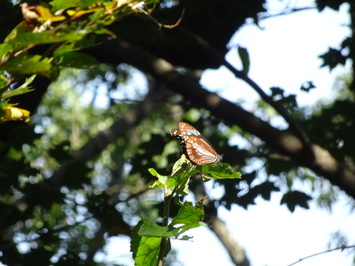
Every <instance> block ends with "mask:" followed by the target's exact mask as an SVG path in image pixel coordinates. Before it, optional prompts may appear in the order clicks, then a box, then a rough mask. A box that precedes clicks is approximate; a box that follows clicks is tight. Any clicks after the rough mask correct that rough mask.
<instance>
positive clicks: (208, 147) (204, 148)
mask: <svg viewBox="0 0 355 266" xmlns="http://www.w3.org/2000/svg"><path fill="white" fill-rule="evenodd" d="M170 135H171V136H173V137H175V138H176V139H177V140H178V141H179V143H180V145H181V147H182V150H183V152H184V154H185V155H186V157H187V158H188V159H189V160H190V161H191V163H192V164H197V165H204V164H211V163H215V162H219V161H221V160H222V157H223V155H220V154H218V153H217V152H216V151H215V150H214V148H213V147H212V144H211V143H209V141H208V140H207V139H206V138H205V137H204V136H203V135H202V134H201V133H200V132H198V130H197V129H196V128H194V127H193V126H191V125H189V124H188V123H184V122H180V123H179V129H172V130H170Z"/></svg>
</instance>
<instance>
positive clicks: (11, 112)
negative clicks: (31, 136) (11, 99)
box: [1, 106, 30, 122]
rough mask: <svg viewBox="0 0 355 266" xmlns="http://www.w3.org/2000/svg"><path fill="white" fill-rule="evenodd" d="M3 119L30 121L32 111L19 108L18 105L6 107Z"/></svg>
mask: <svg viewBox="0 0 355 266" xmlns="http://www.w3.org/2000/svg"><path fill="white" fill-rule="evenodd" d="M1 120H2V121H11V120H12V121H17V120H19V121H25V122H29V121H30V112H29V111H27V110H25V109H21V108H17V107H12V106H11V107H6V108H5V109H4V115H3V116H2V118H1Z"/></svg>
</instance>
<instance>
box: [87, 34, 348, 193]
mask: <svg viewBox="0 0 355 266" xmlns="http://www.w3.org/2000/svg"><path fill="white" fill-rule="evenodd" d="M91 53H92V54H93V55H94V56H95V55H96V56H97V57H99V58H100V60H101V61H106V62H109V63H114V64H117V63H119V62H122V61H123V62H125V63H128V64H131V65H133V66H135V67H137V68H139V69H141V70H142V71H143V72H146V73H149V74H150V75H152V76H153V77H154V78H155V79H156V80H158V81H159V82H161V83H162V84H164V85H166V86H167V87H169V88H170V89H171V90H173V91H175V92H177V93H179V94H181V95H183V96H184V97H185V98H186V99H188V100H190V101H191V102H192V103H194V104H195V105H197V106H200V107H203V108H205V109H207V110H210V111H211V112H212V113H213V114H214V115H216V116H218V117H220V118H221V119H224V120H225V121H226V122H228V123H230V124H236V125H239V126H240V127H242V128H243V129H244V130H246V131H248V132H250V133H251V134H253V135H255V136H257V137H259V138H260V139H262V140H264V141H265V142H266V143H267V144H268V145H269V146H271V147H273V148H274V149H276V150H277V151H279V152H280V153H281V154H283V155H286V156H289V157H290V158H291V159H292V160H293V161H294V162H296V163H297V164H299V165H301V166H305V167H308V168H309V169H311V170H312V171H314V172H315V173H316V174H318V175H320V176H323V177H324V178H326V179H328V180H329V181H330V182H331V183H332V184H334V185H337V186H338V187H340V188H341V189H342V190H344V191H345V192H346V193H347V194H348V195H350V196H351V197H353V198H355V167H354V166H353V165H348V164H346V163H342V162H338V161H337V160H336V159H335V158H334V157H332V156H331V154H330V153H329V152H328V151H327V150H324V149H323V148H321V147H320V146H318V145H315V144H311V145H310V149H309V148H307V146H305V145H304V144H303V143H302V141H301V140H300V138H298V137H296V136H294V135H292V134H290V133H288V132H286V131H281V130H278V129H276V128H274V127H272V126H271V125H269V124H268V123H266V122H265V121H263V120H261V119H260V118H258V117H256V116H255V115H253V114H252V113H249V112H247V111H245V110H244V109H242V108H241V107H239V106H238V105H236V104H234V103H232V102H229V101H227V100H225V99H223V98H221V97H219V96H218V95H217V94H215V93H211V92H209V91H207V90H205V89H203V88H202V87H201V86H200V84H199V83H198V81H197V80H195V79H192V78H191V77H188V76H184V75H183V74H181V73H180V72H179V71H177V70H176V69H175V68H174V66H173V65H171V64H170V63H169V62H167V61H165V60H164V59H161V58H156V57H154V56H153V55H151V54H148V53H147V52H146V51H144V50H142V49H140V48H138V47H135V46H132V45H131V44H129V43H127V42H124V41H119V40H112V41H111V42H108V43H105V44H103V45H102V46H101V47H99V48H95V50H93V49H92V50H91Z"/></svg>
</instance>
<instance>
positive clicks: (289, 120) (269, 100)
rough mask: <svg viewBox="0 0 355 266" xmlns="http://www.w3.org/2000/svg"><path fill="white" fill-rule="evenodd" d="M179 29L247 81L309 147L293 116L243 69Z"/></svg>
mask: <svg viewBox="0 0 355 266" xmlns="http://www.w3.org/2000/svg"><path fill="white" fill-rule="evenodd" d="M181 31H182V32H183V33H184V34H185V35H187V36H188V37H189V38H191V39H193V40H194V41H195V42H197V43H198V44H199V45H200V46H201V47H203V48H204V49H205V50H206V51H208V53H209V55H208V56H211V57H214V58H215V60H216V61H219V62H221V64H222V65H224V66H225V67H226V68H227V69H228V70H229V71H230V72H232V73H233V74H234V76H235V77H237V78H239V79H241V80H243V81H245V83H247V84H248V85H249V86H250V87H251V88H253V89H254V90H255V91H256V92H257V93H258V94H259V95H260V97H261V98H262V99H263V100H264V101H265V102H266V103H268V104H269V105H270V106H271V107H273V108H274V109H275V110H276V111H277V112H278V113H279V114H280V115H281V116H282V117H283V118H284V119H285V121H286V122H287V123H288V124H289V126H290V129H291V130H292V131H293V132H294V133H295V134H296V136H297V137H299V139H300V140H301V141H302V143H303V144H304V145H305V146H306V147H307V148H309V149H310V146H309V144H310V143H309V139H308V136H307V134H306V133H305V132H304V131H303V130H302V128H301V127H300V126H299V125H298V123H297V122H296V121H295V120H294V119H293V117H292V116H291V115H290V113H289V112H288V111H287V110H286V109H285V108H284V107H283V106H282V105H280V104H279V103H277V102H275V101H274V100H273V98H272V97H270V96H269V95H267V94H266V93H265V92H264V91H263V90H262V88H261V87H260V86H259V85H258V84H257V83H256V82H255V81H254V80H252V79H251V78H250V77H249V76H248V75H247V74H245V73H244V72H243V71H240V70H238V69H236V68H235V67H234V66H233V65H231V64H230V63H229V62H228V61H227V60H226V59H225V57H224V55H223V54H221V53H220V52H218V50H216V49H214V48H213V47H212V46H211V45H210V44H209V43H207V42H206V41H205V40H204V39H202V38H201V37H199V36H197V35H196V34H193V33H191V32H189V31H187V30H185V29H181Z"/></svg>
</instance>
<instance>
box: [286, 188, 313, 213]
mask: <svg viewBox="0 0 355 266" xmlns="http://www.w3.org/2000/svg"><path fill="white" fill-rule="evenodd" d="M311 199H312V197H310V196H308V195H307V194H305V193H303V192H301V191H297V190H294V191H289V192H287V193H286V194H285V195H283V197H282V199H281V205H282V204H286V205H287V208H288V209H289V210H290V211H291V212H293V211H294V210H295V208H296V206H297V205H298V206H300V207H303V208H305V209H308V208H309V206H308V201H309V200H311Z"/></svg>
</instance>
